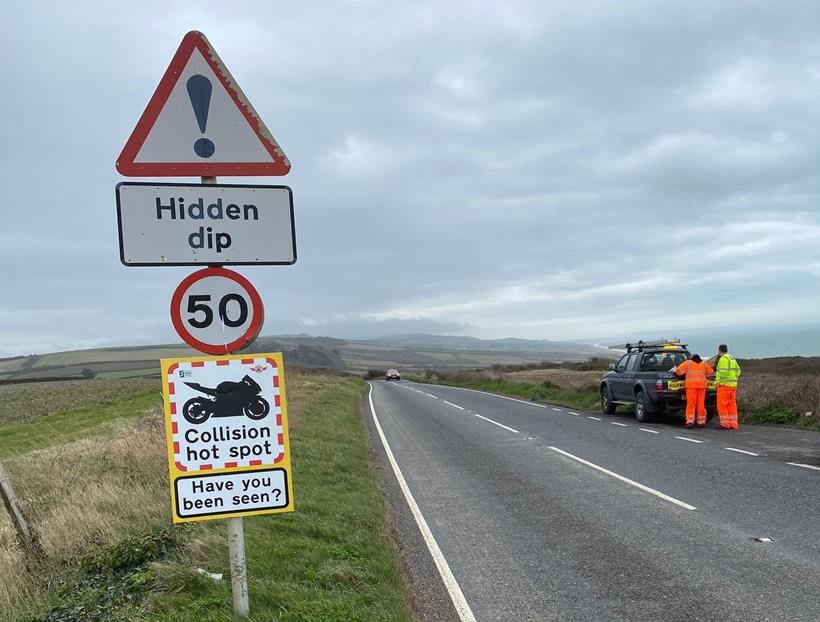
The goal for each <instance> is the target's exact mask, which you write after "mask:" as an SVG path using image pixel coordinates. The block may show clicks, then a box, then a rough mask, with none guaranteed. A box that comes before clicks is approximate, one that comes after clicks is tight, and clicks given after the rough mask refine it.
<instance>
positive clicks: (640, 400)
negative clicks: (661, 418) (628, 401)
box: [635, 391, 652, 423]
mask: <svg viewBox="0 0 820 622" xmlns="http://www.w3.org/2000/svg"><path fill="white" fill-rule="evenodd" d="M635 419H637V420H638V422H640V423H648V422H650V421H652V415H651V414H650V413H649V410H648V409H647V401H646V395H644V393H643V391H638V394H637V395H636V396H635Z"/></svg>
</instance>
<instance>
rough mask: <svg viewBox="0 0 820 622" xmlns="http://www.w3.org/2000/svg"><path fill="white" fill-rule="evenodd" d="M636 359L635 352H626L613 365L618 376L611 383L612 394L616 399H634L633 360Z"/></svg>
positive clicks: (628, 400) (626, 400)
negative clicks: (615, 364)
mask: <svg viewBox="0 0 820 622" xmlns="http://www.w3.org/2000/svg"><path fill="white" fill-rule="evenodd" d="M637 360H638V355H637V354H627V355H625V356H624V357H622V358H621V360H620V361H618V365H617V366H616V367H615V371H617V372H618V377H617V378H616V379H615V382H614V383H613V385H614V386H613V395H614V396H615V399H616V400H618V401H625V402H631V401H632V400H634V399H635V394H634V392H633V390H632V385H633V384H635V362H636V361H637Z"/></svg>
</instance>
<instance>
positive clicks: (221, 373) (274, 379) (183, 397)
mask: <svg viewBox="0 0 820 622" xmlns="http://www.w3.org/2000/svg"><path fill="white" fill-rule="evenodd" d="M161 363H162V378H163V394H164V397H165V432H166V439H167V447H168V468H169V473H170V478H171V508H172V512H173V520H174V522H175V523H183V522H189V521H198V520H209V519H215V518H230V517H234V516H250V515H254V514H272V513H278V512H292V511H293V483H292V481H291V477H290V473H291V467H290V448H289V444H288V418H287V402H286V400H285V378H284V368H283V365H282V355H281V353H274V354H248V355H239V356H227V355H226V356H218V357H197V358H185V359H163V360H162V361H161Z"/></svg>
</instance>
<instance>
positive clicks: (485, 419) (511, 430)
mask: <svg viewBox="0 0 820 622" xmlns="http://www.w3.org/2000/svg"><path fill="white" fill-rule="evenodd" d="M473 414H474V415H475V416H476V417H478V418H479V419H484V421H489V422H490V423H494V424H495V425H497V426H498V427H499V428H504V429H505V430H509V431H510V432H513V433H515V434H519V432H518V430H516V429H515V428H511V427H510V426H507V425H504V424H503V423H498V421H493V420H492V419H490V418H489V417H485V416H484V415H479V414H478V413H473Z"/></svg>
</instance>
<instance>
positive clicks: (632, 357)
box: [626, 354, 638, 371]
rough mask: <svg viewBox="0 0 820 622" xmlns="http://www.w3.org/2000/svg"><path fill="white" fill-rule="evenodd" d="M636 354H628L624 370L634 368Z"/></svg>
mask: <svg viewBox="0 0 820 622" xmlns="http://www.w3.org/2000/svg"><path fill="white" fill-rule="evenodd" d="M637 358H638V355H637V354H630V355H629V360H628V361H627V362H626V371H632V370H634V369H635V361H636V360H637Z"/></svg>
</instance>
